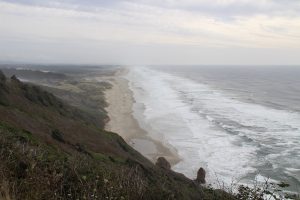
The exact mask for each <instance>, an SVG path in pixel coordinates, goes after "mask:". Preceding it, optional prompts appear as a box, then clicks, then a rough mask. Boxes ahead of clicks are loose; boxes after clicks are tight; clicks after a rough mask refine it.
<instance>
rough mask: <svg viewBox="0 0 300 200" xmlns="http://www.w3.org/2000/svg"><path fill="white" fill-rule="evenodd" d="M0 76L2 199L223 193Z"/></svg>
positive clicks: (54, 99)
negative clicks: (146, 155) (151, 158)
mask: <svg viewBox="0 0 300 200" xmlns="http://www.w3.org/2000/svg"><path fill="white" fill-rule="evenodd" d="M0 79H1V80H0V81H1V82H0V99H1V105H0V121H1V123H0V133H1V134H0V141H1V146H0V151H1V155H0V156H1V163H0V172H1V173H0V185H1V189H0V194H1V195H0V197H1V198H2V199H222V198H226V199H228V198H231V196H229V195H227V194H226V193H225V192H220V191H215V190H212V189H207V188H205V187H202V186H201V184H199V183H198V182H197V181H193V180H190V179H188V178H186V177H185V176H184V175H182V174H179V173H176V172H174V171H172V170H171V169H170V167H168V166H169V164H168V162H167V161H166V160H165V161H164V164H162V165H161V164H157V165H154V164H153V163H152V162H150V161H149V160H148V159H147V158H145V157H143V156H142V155H141V154H140V153H139V152H137V151H136V150H134V149H133V148H132V147H130V146H129V145H127V143H126V142H125V141H124V140H123V139H122V138H121V137H120V136H119V135H117V134H116V133H113V132H108V131H105V130H104V129H103V127H101V126H99V124H95V123H93V122H94V120H93V119H94V118H93V116H91V115H89V114H88V113H85V112H84V111H82V110H79V109H78V108H76V107H74V106H70V105H68V104H67V103H66V102H64V101H62V100H60V99H58V98H57V97H55V96H54V95H53V94H51V93H49V92H46V91H45V90H43V89H41V87H39V86H37V85H32V84H25V83H23V82H21V81H20V80H19V79H18V78H17V77H15V76H13V77H12V78H6V77H5V76H4V75H3V73H2V72H1V73H0ZM102 120H104V121H106V120H107V117H103V118H102ZM100 124H101V123H100ZM161 160H162V158H161V159H159V160H158V163H162V162H161Z"/></svg>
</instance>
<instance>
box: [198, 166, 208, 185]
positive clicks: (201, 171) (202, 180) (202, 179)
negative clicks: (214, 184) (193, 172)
mask: <svg viewBox="0 0 300 200" xmlns="http://www.w3.org/2000/svg"><path fill="white" fill-rule="evenodd" d="M196 182H197V183H200V184H204V183H205V182H206V181H205V170H204V169H203V168H202V167H200V169H199V170H198V172H197V178H196Z"/></svg>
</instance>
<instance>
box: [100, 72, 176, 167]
mask: <svg viewBox="0 0 300 200" xmlns="http://www.w3.org/2000/svg"><path fill="white" fill-rule="evenodd" d="M126 73H127V69H121V70H119V71H118V72H117V73H116V74H115V76H114V77H112V78H110V79H109V80H110V83H111V84H112V85H113V87H112V89H109V90H107V91H106V93H105V96H106V100H107V102H108V104H109V106H108V107H107V108H106V111H107V112H108V116H109V118H110V121H109V122H108V123H107V125H106V127H105V129H106V130H108V131H112V132H116V133H118V134H119V135H120V136H121V137H123V138H124V140H125V141H126V142H127V143H128V144H130V145H131V146H132V147H133V148H135V149H136V150H137V151H139V152H140V153H141V154H143V155H144V156H145V157H147V158H148V159H150V160H151V161H152V162H155V161H156V159H157V158H158V157H161V156H163V157H165V158H166V159H167V160H168V161H169V162H170V163H171V165H174V164H176V163H178V162H179V161H180V158H179V156H178V155H177V154H176V151H174V150H173V149H172V150H171V148H167V147H166V146H164V145H163V144H162V143H161V142H159V141H156V140H154V139H152V138H150V137H149V136H148V135H147V132H146V131H145V130H143V129H142V128H141V127H140V126H139V124H138V122H137V120H136V119H135V118H134V116H133V111H132V106H133V103H134V99H133V94H132V91H131V90H130V89H129V87H128V81H127V80H126V79H125V78H124V77H123V76H124V75H125V74H126Z"/></svg>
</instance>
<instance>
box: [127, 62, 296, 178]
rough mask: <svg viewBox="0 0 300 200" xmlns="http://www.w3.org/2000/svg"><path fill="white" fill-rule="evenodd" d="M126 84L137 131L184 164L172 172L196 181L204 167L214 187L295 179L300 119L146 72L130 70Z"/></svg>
mask: <svg viewBox="0 0 300 200" xmlns="http://www.w3.org/2000/svg"><path fill="white" fill-rule="evenodd" d="M127 79H128V80H129V86H130V89H131V90H132V91H133V95H134V99H135V104H134V108H133V110H134V116H135V118H136V119H137V120H138V122H139V124H140V126H141V127H142V128H144V129H145V130H146V131H147V132H148V134H149V136H150V137H152V138H153V139H155V140H159V141H161V142H162V143H164V144H165V145H166V146H171V147H173V148H175V149H176V151H177V153H178V154H179V156H180V157H181V158H182V161H181V162H179V163H178V164H176V165H175V166H173V169H174V170H176V171H179V172H181V173H184V174H185V175H186V176H188V177H190V178H195V176H196V172H197V170H198V169H199V167H204V168H205V169H206V170H207V172H208V181H209V182H210V183H213V184H214V183H216V182H218V181H219V180H222V181H224V182H225V183H227V184H230V183H231V182H232V181H238V180H241V181H242V182H247V180H250V179H253V178H254V177H255V176H256V175H257V174H260V175H261V176H264V177H272V178H273V179H277V180H281V179H284V178H285V179H286V178H287V176H292V175H294V177H296V178H297V177H299V175H297V174H292V173H298V172H299V171H297V170H298V169H300V155H299V152H300V140H299V137H300V132H299V130H300V115H299V113H293V112H289V111H284V110H276V109H273V108H269V107H265V106H262V105H258V104H251V103H246V102H242V101H239V100H237V99H236V98H235V97H234V95H230V94H225V93H223V92H222V91H219V90H215V89H213V88H212V87H210V86H209V85H206V84H203V83H200V82H196V81H193V80H190V79H187V78H184V77H179V76H176V75H172V74H169V73H166V72H161V71H158V70H154V69H150V68H147V67H134V68H131V69H130V71H129V73H128V74H127ZM290 168H295V169H297V170H294V171H292V170H289V169H290ZM291 174H292V175H291ZM292 181H294V182H296V183H299V180H294V179H293V180H292Z"/></svg>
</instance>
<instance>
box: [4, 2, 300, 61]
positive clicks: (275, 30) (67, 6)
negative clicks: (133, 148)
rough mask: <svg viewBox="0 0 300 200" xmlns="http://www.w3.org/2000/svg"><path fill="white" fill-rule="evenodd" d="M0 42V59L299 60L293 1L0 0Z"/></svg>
mask: <svg viewBox="0 0 300 200" xmlns="http://www.w3.org/2000/svg"><path fill="white" fill-rule="evenodd" d="M1 44H2V45H1ZM0 45H1V47H0V51H1V54H2V58H1V57H0V59H2V60H12V59H21V60H22V59H23V60H32V61H45V62H71V61H75V62H80V61H81V62H107V63H114V62H115V63H124V64H128V63H145V64H146V63H149V64H152V63H155V64H156V63H159V64H161V63H175V64H176V63H179V64H183V63H193V64H196V63H199V64H202V63H217V64H222V63H223V64H230V63H244V64H252V62H253V63H254V64H255V63H257V64H264V63H270V64H273V63H274V64H276V63H278V64H284V63H300V58H297V57H300V55H299V53H298V52H300V51H299V50H300V1H294V0H252V1H250V0H215V1H212V0H151V1H150V0H140V1H137V0H128V1H121V0H115V1H104V0H86V1H79V0H65V1H46V0H45V1H38V0H19V1H17V0H7V1H0ZM22 49H23V50H22ZM62 50H63V52H61V53H60V54H57V52H59V51H62ZM205 50H206V51H205ZM37 52H40V53H38V54H37ZM87 52H88V53H87ZM158 52H159V54H158ZM219 52H220V53H219ZM222 52H223V54H224V56H222V55H219V54H222ZM257 52H260V53H259V55H265V56H266V57H265V58H261V56H258V55H257ZM272 52H273V53H272ZM198 53H199V54H198ZM200 53H202V54H201V55H203V53H204V54H205V55H207V56H205V58H203V57H202V56H201V55H200ZM78 55H81V58H80V59H79V58H78ZM104 55H105V56H104ZM134 55H138V58H136V57H135V56H134ZM213 55H218V60H216V59H215V58H214V56H213ZM178 56H180V59H178V58H177V57H178ZM235 56H238V57H240V58H243V59H237V58H234V57H235ZM274 56H275V57H277V59H275V60H274ZM174 57H176V59H174ZM208 58H209V59H208ZM253 59H255V60H256V61H255V62H254V61H253ZM282 62H283V63H282Z"/></svg>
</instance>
